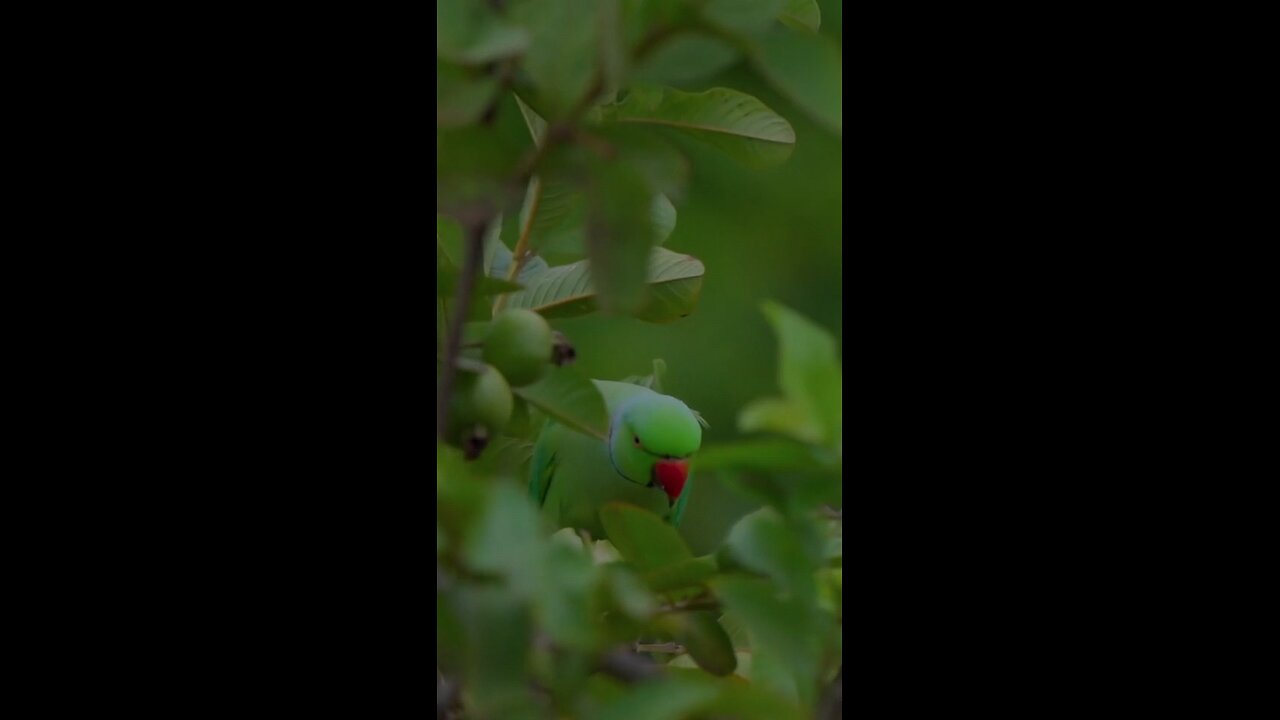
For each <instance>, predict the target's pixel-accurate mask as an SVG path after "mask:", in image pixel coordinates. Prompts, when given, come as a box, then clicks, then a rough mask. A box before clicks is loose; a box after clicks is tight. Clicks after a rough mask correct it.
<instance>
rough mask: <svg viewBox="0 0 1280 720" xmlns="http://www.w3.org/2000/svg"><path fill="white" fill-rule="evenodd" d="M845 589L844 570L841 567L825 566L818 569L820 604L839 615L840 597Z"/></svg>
mask: <svg viewBox="0 0 1280 720" xmlns="http://www.w3.org/2000/svg"><path fill="white" fill-rule="evenodd" d="M843 590H844V571H843V570H842V569H841V568H825V569H823V570H819V571H818V606H819V607H821V608H822V609H823V610H826V611H827V612H829V613H831V614H832V615H836V616H838V615H839V613H840V599H841V596H842V595H843Z"/></svg>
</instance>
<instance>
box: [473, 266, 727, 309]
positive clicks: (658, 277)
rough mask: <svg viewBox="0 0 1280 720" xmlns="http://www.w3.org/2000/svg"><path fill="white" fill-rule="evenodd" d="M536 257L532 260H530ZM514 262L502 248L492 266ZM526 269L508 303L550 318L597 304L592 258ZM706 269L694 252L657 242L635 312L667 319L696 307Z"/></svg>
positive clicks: (498, 269)
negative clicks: (645, 295)
mask: <svg viewBox="0 0 1280 720" xmlns="http://www.w3.org/2000/svg"><path fill="white" fill-rule="evenodd" d="M537 259H538V258H534V260H537ZM532 263H533V261H530V265H531V264H532ZM509 264H510V253H509V252H508V253H507V259H506V261H505V263H504V262H503V257H502V252H501V251H499V252H498V254H497V255H496V256H495V257H494V266H493V272H494V273H495V274H501V273H502V272H503V271H504V270H505V268H506V267H507V266H508V265H509ZM525 271H527V272H528V274H527V275H526V272H525ZM525 271H522V272H521V273H520V278H521V282H523V283H524V284H525V289H524V290H523V291H521V292H518V293H514V294H512V295H511V297H510V298H508V299H507V307H509V308H528V309H530V310H534V311H537V312H538V313H541V314H542V316H543V317H547V318H563V317H574V316H577V315H586V314H588V313H591V312H594V311H595V310H596V308H597V305H596V292H595V286H594V284H593V283H592V280H591V273H590V264H589V263H588V261H586V260H580V261H578V262H575V263H570V264H569V265H558V266H556V267H553V268H548V267H547V266H546V264H545V263H543V264H542V265H541V271H534V270H531V269H530V267H529V265H526V266H525ZM705 272H706V268H705V267H704V266H703V265H702V262H701V261H700V260H698V259H697V258H695V257H693V256H692V255H681V254H678V253H674V252H671V251H670V250H667V249H666V248H653V249H652V250H651V251H650V255H649V270H648V283H649V296H648V299H647V300H646V302H645V305H644V306H643V307H641V309H640V311H639V313H638V314H637V315H636V317H638V318H640V319H641V320H645V321H648V322H658V323H662V322H671V321H673V320H676V319H679V318H682V317H685V316H686V315H688V314H689V313H691V312H693V310H694V308H695V306H696V305H697V302H698V295H699V293H700V292H701V290H702V276H703V274H704V273H705Z"/></svg>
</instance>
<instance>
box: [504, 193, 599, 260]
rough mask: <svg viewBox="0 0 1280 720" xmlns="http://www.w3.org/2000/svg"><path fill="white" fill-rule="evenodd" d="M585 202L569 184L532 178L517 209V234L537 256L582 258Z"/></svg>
mask: <svg viewBox="0 0 1280 720" xmlns="http://www.w3.org/2000/svg"><path fill="white" fill-rule="evenodd" d="M586 217H587V213H586V201H585V199H584V198H583V196H582V193H580V192H578V191H576V190H575V189H574V188H573V187H572V186H570V185H569V184H568V183H566V182H563V181H559V180H552V179H544V178H542V177H535V178H533V179H532V180H530V181H529V190H528V192H527V193H526V194H525V200H524V205H523V207H522V208H521V209H520V231H521V233H522V234H523V233H528V238H527V240H526V243H527V245H528V247H529V249H530V250H532V251H534V252H538V253H577V254H581V253H582V252H583V248H584V246H585V236H586Z"/></svg>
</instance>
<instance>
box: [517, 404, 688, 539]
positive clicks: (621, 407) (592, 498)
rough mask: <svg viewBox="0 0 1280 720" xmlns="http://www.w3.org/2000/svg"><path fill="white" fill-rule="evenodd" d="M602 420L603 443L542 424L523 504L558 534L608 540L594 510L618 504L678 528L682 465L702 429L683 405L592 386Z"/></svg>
mask: <svg viewBox="0 0 1280 720" xmlns="http://www.w3.org/2000/svg"><path fill="white" fill-rule="evenodd" d="M591 382H593V383H595V384H596V387H597V388H599V389H600V394H601V395H603V396H604V401H605V406H606V408H607V410H608V413H609V439H608V441H607V442H606V441H604V440H600V439H598V438H595V437H590V436H588V435H584V434H582V433H579V432H575V431H573V430H570V429H569V428H567V427H564V426H563V425H560V424H559V423H556V422H553V421H551V420H548V421H547V424H546V426H545V427H544V428H543V430H542V433H541V435H539V436H538V441H537V443H536V444H535V445H534V449H533V462H532V468H531V471H530V478H529V497H531V498H532V499H533V501H534V502H536V503H538V504H539V505H540V506H542V509H543V513H544V515H546V516H547V517H548V518H549V519H550V520H551V521H552V522H553V523H554V525H555V527H557V528H563V527H572V528H576V529H579V530H586V531H587V532H588V533H590V534H591V536H592V537H594V538H605V537H607V534H606V533H605V531H604V528H603V527H601V525H600V516H599V512H600V508H601V507H602V506H603V505H604V504H605V503H607V502H610V501H614V500H620V501H622V502H627V503H631V504H632V505H638V506H640V507H642V508H645V509H648V510H652V511H653V512H655V513H657V514H658V515H660V516H662V517H664V518H666V519H667V520H668V521H669V522H670V523H671V524H672V525H674V526H679V524H680V517H681V516H682V515H683V514H684V508H685V505H687V504H688V502H689V485H688V482H687V481H688V479H689V457H690V456H691V455H693V453H695V452H697V450H698V448H699V447H700V446H701V445H702V425H704V424H705V421H703V420H702V417H701V416H700V415H698V414H697V413H696V412H694V411H693V410H690V409H689V407H688V406H687V405H685V404H684V403H682V402H680V401H679V400H677V399H675V398H673V397H671V396H669V395H661V394H659V393H656V392H654V391H653V390H650V389H649V388H647V387H642V386H640V385H632V384H631V383H625V382H610V381H607V380H592V381H591Z"/></svg>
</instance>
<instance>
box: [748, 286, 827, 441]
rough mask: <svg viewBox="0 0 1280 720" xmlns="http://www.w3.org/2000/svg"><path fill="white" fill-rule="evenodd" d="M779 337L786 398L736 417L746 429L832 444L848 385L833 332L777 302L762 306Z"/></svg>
mask: <svg viewBox="0 0 1280 720" xmlns="http://www.w3.org/2000/svg"><path fill="white" fill-rule="evenodd" d="M762 307H763V309H764V313H765V315H766V316H767V317H768V319H769V322H770V324H771V325H773V329H774V332H775V333H776V334H777V336H778V346H779V362H778V384H779V385H780V386H781V387H782V392H783V394H784V395H785V396H786V397H785V399H776V398H769V399H763V400H757V401H755V402H753V403H752V404H751V405H749V406H747V407H746V408H744V409H743V411H742V413H740V414H739V416H738V427H739V429H741V430H743V431H750V430H755V429H760V430H773V431H776V432H780V433H785V434H788V435H791V436H792V437H794V438H796V439H798V440H802V441H805V442H811V443H817V442H821V443H823V444H825V445H828V446H830V445H833V444H835V443H836V442H837V441H839V440H840V438H841V435H842V433H843V420H842V410H843V408H842V403H843V400H842V397H841V395H842V393H843V389H844V381H843V378H842V372H841V369H840V364H839V362H838V361H837V360H836V351H835V342H834V341H833V340H832V338H831V335H830V333H828V332H827V331H826V330H824V329H823V328H821V327H819V326H817V325H815V324H814V323H813V322H811V321H810V320H808V319H807V318H805V317H804V316H802V315H800V314H799V313H796V312H795V311H794V310H790V309H788V308H786V307H784V306H782V305H779V304H778V303H775V302H770V301H766V302H765V303H763V305H762Z"/></svg>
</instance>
